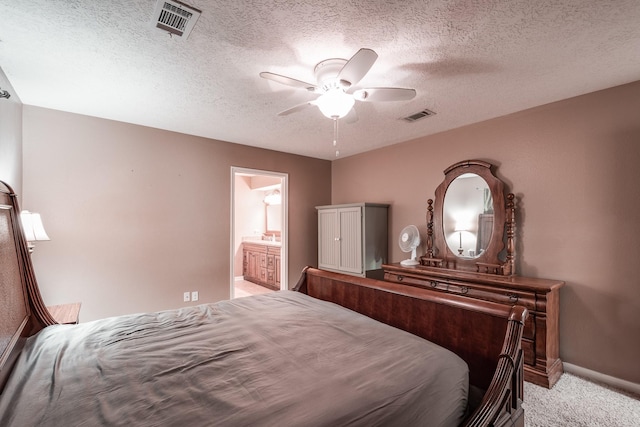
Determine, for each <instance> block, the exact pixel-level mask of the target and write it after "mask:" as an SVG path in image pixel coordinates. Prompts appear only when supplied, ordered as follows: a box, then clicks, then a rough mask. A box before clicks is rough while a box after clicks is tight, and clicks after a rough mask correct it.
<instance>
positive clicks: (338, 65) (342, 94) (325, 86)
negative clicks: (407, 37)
mask: <svg viewBox="0 0 640 427" xmlns="http://www.w3.org/2000/svg"><path fill="white" fill-rule="evenodd" d="M376 59H378V54H377V53H375V52H374V51H373V50H371V49H366V48H362V49H360V50H359V51H358V52H356V54H355V55H353V56H352V57H351V59H349V60H346V59H340V58H331V59H325V60H324V61H321V62H319V63H318V64H317V65H316V66H315V68H314V70H313V71H314V74H315V77H316V84H312V83H307V82H303V81H301V80H297V79H294V78H291V77H286V76H282V75H280V74H275V73H270V72H267V71H265V72H262V73H260V77H262V78H265V79H268V80H272V81H274V82H277V83H281V84H284V85H287V86H292V87H295V88H301V89H305V90H307V91H309V92H313V93H316V94H319V95H320V96H318V98H316V99H314V100H312V101H309V102H305V103H303V104H298V105H296V106H294V107H292V108H289V109H287V110H284V111H281V112H280V113H278V115H279V116H286V115H289V114H291V113H295V112H297V111H300V110H303V109H305V108H307V107H310V106H317V107H318V108H319V109H320V111H321V112H322V114H324V115H325V116H326V117H328V118H330V119H333V120H334V121H336V122H337V120H338V119H340V118H343V117H345V116H347V114H350V112H351V114H350V115H354V114H355V112H354V110H352V107H353V105H354V104H355V101H362V102H379V101H408V100H410V99H412V98H414V97H415V96H416V91H415V89H404V88H397V87H373V88H363V89H356V84H358V82H359V81H360V80H362V78H363V77H364V76H365V75H366V74H367V72H368V71H369V70H370V69H371V67H372V66H373V64H374V63H375V62H376ZM349 121H354V120H349ZM336 126H337V125H336ZM334 143H335V141H334Z"/></svg>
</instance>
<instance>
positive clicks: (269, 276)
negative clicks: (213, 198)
mask: <svg viewBox="0 0 640 427" xmlns="http://www.w3.org/2000/svg"><path fill="white" fill-rule="evenodd" d="M288 179H289V175H288V174H286V173H281V172H274V171H265V170H258V169H247V168H241V167H235V166H233V167H231V227H230V228H231V269H230V271H231V278H230V282H231V285H230V287H231V290H230V296H231V298H237V297H242V296H248V295H255V294H258V293H266V292H272V291H275V290H279V289H287V286H288V277H287V276H288V275H287V271H288V270H287V264H288V217H287V213H288Z"/></svg>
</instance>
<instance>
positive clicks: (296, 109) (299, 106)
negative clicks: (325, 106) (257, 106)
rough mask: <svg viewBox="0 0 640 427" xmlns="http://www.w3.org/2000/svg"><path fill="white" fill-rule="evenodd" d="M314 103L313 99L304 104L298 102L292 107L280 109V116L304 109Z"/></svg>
mask: <svg viewBox="0 0 640 427" xmlns="http://www.w3.org/2000/svg"><path fill="white" fill-rule="evenodd" d="M311 105H315V104H313V101H309V102H305V103H304V104H298V105H296V106H295V107H291V108H289V109H288V110H284V111H280V112H279V113H278V115H279V116H288V115H289V114H292V113H296V112H298V111H301V110H304V109H305V108H307V107H310V106H311Z"/></svg>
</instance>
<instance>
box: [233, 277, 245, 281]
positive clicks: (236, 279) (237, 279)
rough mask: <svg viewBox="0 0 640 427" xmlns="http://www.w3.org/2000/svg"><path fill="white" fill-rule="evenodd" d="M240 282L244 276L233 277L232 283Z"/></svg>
mask: <svg viewBox="0 0 640 427" xmlns="http://www.w3.org/2000/svg"><path fill="white" fill-rule="evenodd" d="M241 280H244V276H235V277H234V278H233V281H234V282H239V281H241Z"/></svg>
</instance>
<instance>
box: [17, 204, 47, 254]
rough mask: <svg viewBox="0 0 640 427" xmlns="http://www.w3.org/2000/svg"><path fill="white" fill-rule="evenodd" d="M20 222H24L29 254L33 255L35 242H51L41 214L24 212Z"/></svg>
mask: <svg viewBox="0 0 640 427" xmlns="http://www.w3.org/2000/svg"><path fill="white" fill-rule="evenodd" d="M20 222H22V229H23V230H24V237H25V238H26V239H27V247H28V248H29V253H33V250H34V248H35V246H36V245H35V243H34V242H40V241H46V240H51V239H50V238H49V236H48V235H47V232H46V231H45V230H44V225H42V217H40V214H39V213H35V212H29V211H27V210H23V211H22V212H20Z"/></svg>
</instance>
